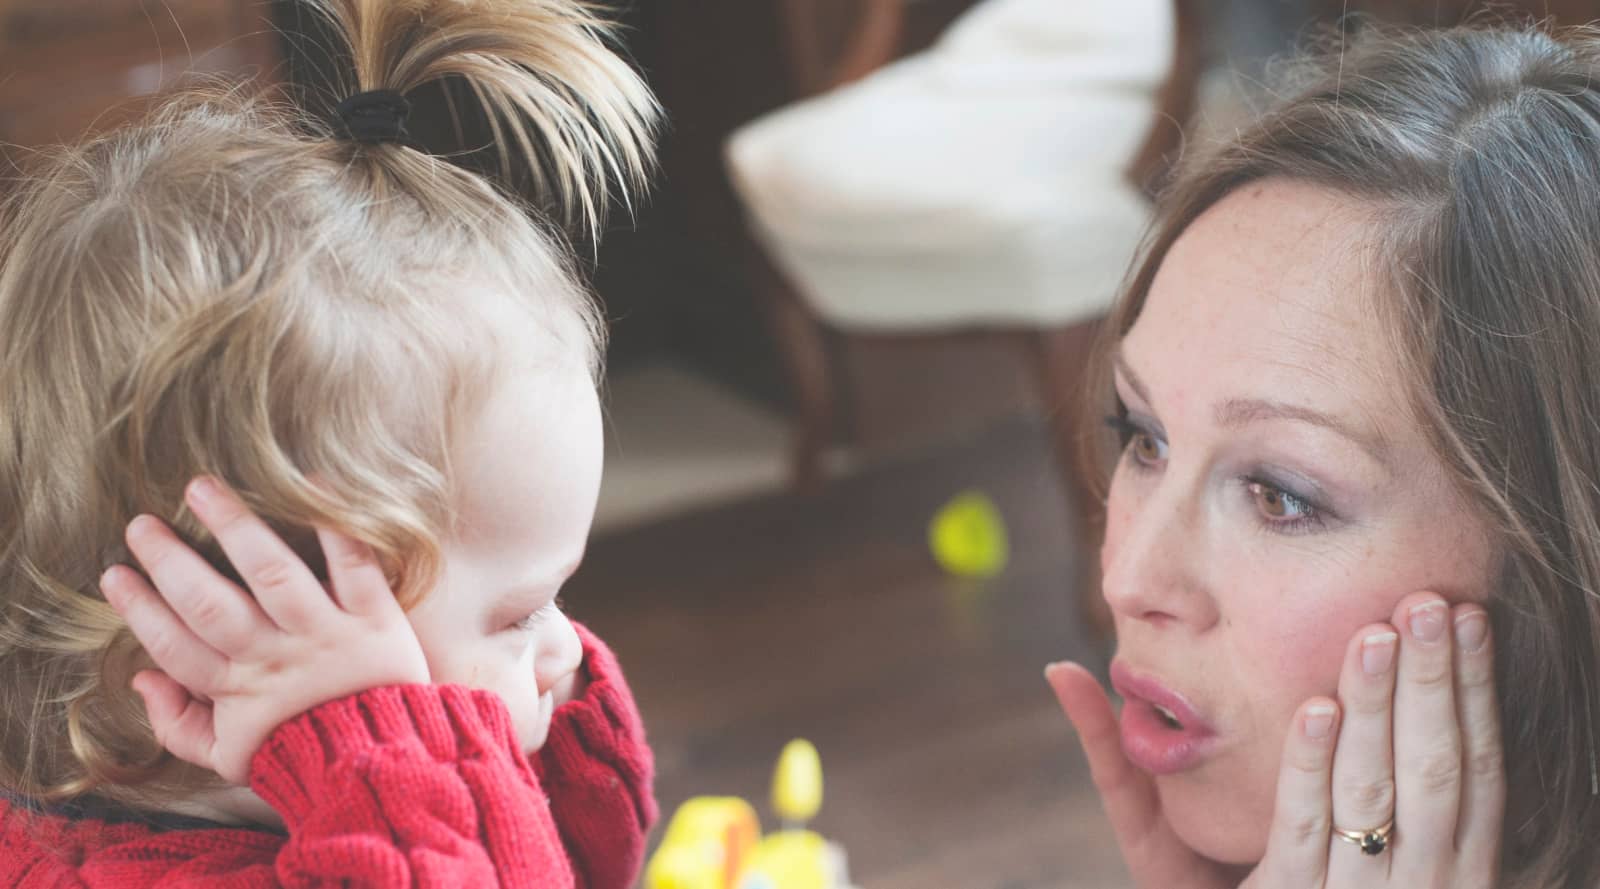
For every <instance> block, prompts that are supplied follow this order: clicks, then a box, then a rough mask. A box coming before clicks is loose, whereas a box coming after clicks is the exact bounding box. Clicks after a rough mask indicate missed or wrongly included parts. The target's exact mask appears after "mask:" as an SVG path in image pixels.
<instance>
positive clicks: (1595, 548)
mask: <svg viewBox="0 0 1600 889" xmlns="http://www.w3.org/2000/svg"><path fill="white" fill-rule="evenodd" d="M1283 79H1284V81H1285V85H1284V88H1283V93H1282V98H1281V100H1280V101H1279V102H1278V103H1277V104H1276V105H1275V107H1273V108H1271V109H1270V110H1268V111H1267V112H1266V113H1265V114H1264V115H1263V116H1262V117H1261V118H1260V119H1259V120H1257V121H1256V122H1255V123H1253V124H1252V125H1250V126H1249V127H1247V128H1245V129H1244V130H1243V131H1241V132H1240V133H1239V134H1238V135H1237V136H1235V137H1233V138H1231V139H1229V140H1227V141H1226V142H1225V143H1222V144H1219V145H1217V146H1214V147H1213V148H1211V149H1210V150H1204V151H1199V152H1196V153H1195V154H1194V155H1193V156H1191V157H1189V158H1187V159H1186V160H1185V162H1184V163H1183V164H1182V165H1180V168H1179V171H1178V173H1177V176H1176V178H1175V180H1174V181H1173V183H1172V184H1171V186H1170V187H1169V189H1168V190H1167V191H1166V193H1165V194H1164V195H1163V196H1162V199H1161V201H1160V203H1159V206H1158V213H1157V220H1156V223H1155V225H1154V227H1153V229H1152V231H1151V234H1150V237H1149V238H1148V239H1147V243H1146V245H1145V248H1144V250H1143V252H1142V255H1141V258H1140V259H1139V261H1138V262H1137V263H1136V265H1135V268H1134V271H1133V274H1132V278H1131V282H1130V285H1129V287H1128V289H1127V291H1126V292H1125V293H1124V295H1123V298H1122V299H1121V300H1120V301H1119V302H1118V304H1117V306H1116V307H1115V308H1114V310H1113V312H1112V315H1111V317H1110V318H1109V319H1108V321H1107V323H1106V325H1105V327H1104V329H1103V332H1104V336H1103V338H1102V340H1101V342H1100V344H1099V345H1098V347H1097V348H1098V351H1099V352H1100V356H1099V359H1098V360H1097V361H1096V362H1095V367H1096V369H1097V372H1098V373H1100V374H1101V375H1102V376H1103V377H1104V378H1103V379H1102V380H1100V382H1099V383H1098V384H1097V385H1096V386H1095V387H1094V389H1095V393H1096V395H1095V398H1096V399H1097V400H1098V401H1099V402H1100V404H1099V405H1097V407H1099V408H1101V409H1102V412H1103V409H1104V408H1106V407H1107V406H1109V405H1110V404H1111V403H1112V399H1113V396H1112V388H1111V385H1110V381H1109V361H1108V360H1107V355H1106V353H1107V351H1108V350H1109V349H1110V348H1112V347H1114V345H1115V343H1116V342H1117V341H1119V340H1121V338H1122V337H1123V336H1124V335H1126V334H1127V332H1128V330H1129V328H1131V327H1132V326H1133V323H1134V322H1135V321H1136V320H1137V319H1138V316H1139V312H1140V311H1141V310H1142V308H1143V306H1144V301H1145V297H1146V295H1147V294H1148V292H1149V288H1150V283H1151V281H1152V280H1153V278H1154V277H1155V274H1156V271H1157V269H1158V268H1159V266H1160V264H1161V262H1162V260H1163V258H1164V257H1165V256H1166V254H1167V251H1168V250H1169V249H1170V248H1171V247H1172V244H1173V242H1174V241H1176V240H1177V239H1178V237H1179V236H1180V235H1182V233H1183V231H1184V230H1185V229H1186V228H1187V227H1188V225H1189V224H1190V223H1191V222H1193V221H1194V220H1195V219H1196V218H1197V217H1198V216H1200V214H1201V213H1203V212H1205V210H1206V209H1208V208H1209V207H1211V206H1212V205H1214V204H1216V203H1217V202H1218V201H1219V200H1221V199H1222V198H1223V197H1225V196H1226V195H1228V194H1230V193H1232V192H1233V191H1234V190H1236V189H1238V188H1240V187H1242V186H1244V185H1246V184H1248V183H1250V182H1255V181H1259V180H1263V179H1267V178H1269V177H1271V178H1283V179H1289V180H1295V181H1299V182H1306V183H1312V184H1316V185H1321V186H1324V187H1326V188H1329V189H1332V190H1335V191H1338V192H1341V193H1344V194H1347V195H1353V196H1355V197H1358V198H1360V199H1362V200H1364V201H1366V202H1367V203H1368V204H1369V205H1370V206H1371V207H1372V208H1373V210H1374V214H1373V219H1374V220H1375V222H1374V226H1373V228H1374V231H1373V235H1374V240H1375V241H1376V244H1375V247H1376V251H1375V252H1376V254H1377V255H1378V257H1379V259H1378V262H1377V264H1376V268H1377V270H1378V274H1379V275H1380V276H1382V278H1383V281H1382V283H1383V284H1384V285H1385V290H1384V296H1385V297H1386V299H1385V300H1381V301H1380V302H1381V303H1382V305H1380V306H1379V309H1380V311H1381V312H1382V315H1383V317H1382V321H1383V322H1384V325H1385V328H1386V330H1387V331H1388V332H1389V333H1390V335H1391V337H1392V343H1391V344H1390V345H1391V346H1392V354H1394V355H1395V356H1396V359H1397V361H1398V363H1399V365H1400V367H1401V368H1402V376H1403V378H1404V379H1403V380H1402V385H1404V386H1405V387H1406V389H1407V395H1408V396H1409V400H1410V403H1411V406H1412V409H1413V411H1414V413H1415V415H1416V417H1417V418H1418V421H1419V422H1420V423H1421V424H1422V425H1423V427H1424V429H1425V431H1426V433H1427V434H1428V435H1429V436H1430V437H1431V441H1432V444H1433V446H1434V448H1435V450H1436V451H1437V453H1438V454H1439V455H1440V457H1441V459H1442V460H1443V462H1444V463H1445V464H1446V466H1447V467H1448V468H1449V470H1450V472H1451V475H1452V476H1453V478H1454V480H1455V482H1456V484H1457V486H1458V487H1459V489H1460V490H1461V491H1462V492H1463V494H1464V495H1465V496H1466V497H1467V498H1468V502H1470V503H1472V504H1473V506H1474V507H1475V508H1476V510H1477V511H1478V512H1479V513H1480V514H1481V515H1482V516H1484V517H1485V519H1486V521H1487V523H1488V526H1489V527H1490V528H1492V529H1494V530H1495V531H1496V532H1497V533H1496V536H1497V537H1498V540H1499V546H1500V548H1501V549H1502V551H1503V556H1502V560H1501V564H1503V566H1504V571H1503V575H1502V576H1501V577H1499V578H1497V579H1496V581H1497V583H1496V586H1495V588H1494V589H1493V590H1492V592H1491V599H1490V601H1489V603H1488V608H1489V612H1490V616H1491V620H1492V622H1493V626H1494V631H1495V638H1496V639H1497V640H1498V643H1497V652H1498V657H1497V682H1498V687H1499V692H1500V699H1501V720H1502V726H1503V731H1504V737H1505V746H1504V765H1505V769H1506V777H1507V788H1508V799H1507V809H1506V820H1505V834H1504V847H1503V849H1504V866H1503V868H1502V873H1501V874H1500V880H1499V881H1497V882H1496V883H1495V885H1496V886H1504V887H1507V889H1546V887H1553V886H1572V887H1583V889H1591V887H1594V886H1597V885H1600V785H1597V782H1600V775H1597V773H1596V761H1595V756H1596V749H1595V743H1596V738H1597V736H1600V699H1597V696H1600V200H1597V198H1596V196H1597V195H1600V32H1596V31H1594V30H1589V29H1578V30H1570V31H1565V32H1562V33H1558V34H1549V33H1544V32H1541V31H1538V30H1534V29H1527V28H1490V27H1463V28H1455V29H1450V30H1441V31H1419V32H1412V31H1384V30H1382V29H1374V30H1372V31H1369V32H1368V33H1365V34H1363V35H1361V36H1360V37H1359V38H1358V39H1357V40H1355V41H1354V42H1353V43H1351V44H1350V45H1349V46H1347V47H1344V48H1343V49H1342V51H1334V52H1330V53H1327V54H1323V55H1319V56H1316V57H1311V58H1306V59H1303V60H1301V61H1300V62H1299V63H1297V64H1294V65H1292V66H1290V67H1289V68H1287V69H1286V71H1285V76H1284V78H1283ZM1098 444H1099V445H1100V449H1099V453H1100V454H1101V456H1100V457H1099V458H1098V459H1097V460H1096V461H1095V462H1096V463H1097V464H1098V466H1100V467H1104V466H1105V465H1106V464H1107V463H1108V462H1109V460H1108V459H1107V458H1106V451H1107V450H1109V448H1107V447H1105V445H1107V444H1109V442H1104V441H1102V442H1099V443H1098ZM1471 765H1472V767H1475V768H1483V767H1488V768H1495V767H1498V766H1499V763H1498V762H1494V761H1489V762H1479V763H1472V764H1471ZM1402 804H1403V803H1402Z"/></svg>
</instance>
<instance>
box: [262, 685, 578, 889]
mask: <svg viewBox="0 0 1600 889" xmlns="http://www.w3.org/2000/svg"><path fill="white" fill-rule="evenodd" d="M250 784H251V787H252V788H253V789H254V790H255V791H256V793H258V794H260V795H261V797H262V798H263V799H265V800H266V801H267V802H268V803H269V804H271V805H272V807H273V808H274V809H276V810H277V811H278V813H279V814H281V815H282V816H283V819H284V822H285V825H286V826H287V828H288V831H289V838H288V841H287V842H286V843H285V844H284V845H283V848H282V849H281V850H280V851H279V853H278V855H277V860H276V869H277V877H278V880H279V881H280V882H281V883H282V884H283V885H285V886H326V885H339V886H350V887H370V889H387V887H402V886H403V887H460V886H472V887H513V886H516V887H539V889H566V887H571V886H572V885H573V878H572V873H571V869H570V867H569V865H568V863H567V856H566V853H565V851H564V850H563V848H562V845H561V842H560V837H559V836H558V834H557V833H556V829H555V825H554V823H553V822H552V819H551V813H550V806H549V802H548V800H547V799H546V797H545V796H544V794H543V792H542V791H541V790H540V788H539V785H538V781H537V779H536V778H535V776H534V775H533V773H532V771H531V769H530V768H529V764H528V761H527V759H526V758H525V757H524V756H523V755H522V753H521V751H520V748H519V745H518V743H517V738H516V733H515V731H514V729H513V727H512V724H511V718H510V715H509V714H508V713H507V711H506V708H505V704H504V703H503V702H502V701H501V700H500V698H499V697H498V696H496V695H494V694H492V693H490V692H485V691H475V690H471V689H466V688H462V687H459V686H449V685H403V686H392V687H388V688H378V689H372V690H369V691H365V692H362V693H361V694H358V695H354V696H352V697H348V698H343V699H340V700H337V701H332V702H330V703H327V704H323V705H322V706H320V707H317V708H315V709H313V710H311V711H309V712H307V713H304V714H301V715H300V716H299V717H297V718H295V719H293V720H291V721H289V722H287V723H285V724H284V725H283V726H281V727H279V728H278V730H277V731H276V732H275V733H274V734H273V735H272V737H271V738H270V739H269V740H268V742H267V743H266V744H265V745H263V747H262V749H261V750H260V751H259V752H257V754H256V757H255V761H254V763H253V764H252V771H251V780H250Z"/></svg>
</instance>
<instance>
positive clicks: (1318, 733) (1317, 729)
mask: <svg viewBox="0 0 1600 889" xmlns="http://www.w3.org/2000/svg"><path fill="white" fill-rule="evenodd" d="M1332 730H1333V707H1332V706H1330V705H1328V704H1312V705H1311V706H1309V707H1307V708H1306V737H1308V738H1311V739H1312V740H1316V741H1320V740H1322V739H1323V738H1326V737H1327V736H1328V732H1330V731H1332Z"/></svg>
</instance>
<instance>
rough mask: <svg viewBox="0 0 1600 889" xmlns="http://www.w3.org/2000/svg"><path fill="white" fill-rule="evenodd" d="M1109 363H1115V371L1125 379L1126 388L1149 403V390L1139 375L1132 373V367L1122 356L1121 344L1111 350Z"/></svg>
mask: <svg viewBox="0 0 1600 889" xmlns="http://www.w3.org/2000/svg"><path fill="white" fill-rule="evenodd" d="M1111 363H1112V364H1114V365H1116V368H1117V373H1120V374H1121V375H1122V379H1124V380H1126V381H1127V383H1128V388H1130V389H1132V390H1133V394H1135V395H1137V396H1139V400H1140V401H1143V402H1144V403H1145V404H1149V403H1150V390H1149V389H1147V388H1146V387H1145V385H1144V380H1141V379H1140V378H1139V375H1138V374H1137V373H1134V370H1133V367H1132V366H1131V365H1129V364H1128V359H1126V358H1124V357H1122V346H1120V345H1119V346H1117V347H1116V348H1115V349H1113V350H1112V352H1111Z"/></svg>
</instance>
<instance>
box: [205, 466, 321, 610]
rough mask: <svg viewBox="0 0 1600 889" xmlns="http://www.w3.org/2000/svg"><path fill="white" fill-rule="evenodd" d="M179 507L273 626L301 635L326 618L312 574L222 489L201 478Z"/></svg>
mask: <svg viewBox="0 0 1600 889" xmlns="http://www.w3.org/2000/svg"><path fill="white" fill-rule="evenodd" d="M184 502H185V503H187V504H188V505H189V508H190V509H191V510H193V511H194V514H195V516H196V517H197V518H199V519H200V521H201V522H202V523H203V524H204V525H205V526H206V527H207V528H209V529H211V533H212V534H214V535H216V538H217V543H219V544H220V545H221V546H222V551H223V552H224V553H226V554H227V556H228V561H229V562H231V563H233V567H234V570H236V571H238V572H239V576H240V577H242V578H244V582H245V583H246V584H247V585H249V587H250V591H251V592H252V593H254V594H255V598H256V602H257V603H259V604H260V606H261V609H262V610H263V611H265V612H266V614H267V615H268V616H269V617H271V618H272V620H273V622H274V623H276V624H277V625H278V626H279V627H281V628H283V629H286V630H293V631H301V630H306V629H308V628H310V627H313V626H315V625H316V623H317V622H318V621H319V620H321V619H322V618H324V617H326V616H327V615H328V611H327V606H328V605H329V604H330V603H329V599H328V595H327V593H326V592H325V591H324V590H323V588H322V583H321V582H320V581H318V580H317V578H316V575H314V574H312V573H311V569H310V568H307V567H306V564H305V562H303V561H301V559H300V557H299V556H298V555H296V554H295V552H294V550H292V549H290V548H289V545H288V544H286V543H284V542H283V540H282V539H280V538H279V537H278V535H277V534H276V533H275V532H274V531H273V530H272V529H271V528H269V527H267V523H266V522H263V521H262V520H261V519H260V517H258V516H257V515H256V514H255V513H253V512H251V511H250V507H249V506H247V505H245V503H244V501H242V500H240V499H239V497H238V495H236V494H234V493H233V492H232V491H230V490H228V488H227V486H225V485H223V484H222V483H221V482H220V481H217V480H216V479H214V478H210V477H207V476H202V477H200V478H197V479H195V480H194V481H193V482H191V483H190V484H189V487H188V488H187V489H185V491H184Z"/></svg>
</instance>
